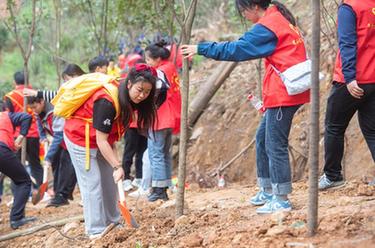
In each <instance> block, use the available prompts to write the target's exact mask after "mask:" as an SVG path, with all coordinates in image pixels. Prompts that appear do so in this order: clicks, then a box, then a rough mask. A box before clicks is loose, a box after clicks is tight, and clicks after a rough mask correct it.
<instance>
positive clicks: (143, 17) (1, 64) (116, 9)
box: [0, 0, 242, 94]
mask: <svg viewBox="0 0 375 248" xmlns="http://www.w3.org/2000/svg"><path fill="white" fill-rule="evenodd" d="M55 1H60V3H61V4H60V6H61V10H60V11H61V37H60V43H59V44H60V51H59V56H60V60H61V61H62V64H61V67H64V66H65V64H67V63H76V64H79V65H81V66H82V69H84V70H86V71H87V63H88V61H89V60H90V59H91V58H93V57H94V56H96V55H97V54H98V53H99V52H100V51H103V49H104V40H106V41H107V47H108V48H109V51H110V52H109V53H110V54H117V53H118V48H117V44H118V42H119V40H120V38H123V37H124V38H125V39H126V41H127V46H130V47H132V46H134V45H135V41H136V38H137V37H138V36H139V35H140V34H143V35H145V37H146V38H147V39H148V40H151V39H152V38H153V36H154V35H155V34H156V33H157V32H159V33H160V34H163V35H171V34H173V35H174V37H176V38H179V34H180V27H179V23H178V22H177V21H176V19H175V18H173V17H174V15H175V14H176V15H177V17H178V18H180V19H181V18H182V16H183V14H182V6H181V1H180V0H175V1H172V0H108V16H107V35H106V39H104V34H103V29H102V26H103V25H102V24H103V20H104V19H103V15H104V14H105V8H104V7H103V6H104V5H103V3H105V2H106V1H107V0H96V1H89V0H53V1H42V0H37V16H38V19H37V27H36V33H35V38H34V45H33V50H32V54H31V58H30V61H29V71H30V82H31V83H32V85H33V87H34V88H49V89H56V88H57V87H58V82H57V75H56V67H55V64H54V61H55V60H56V58H55V56H54V55H55V49H56V19H55V9H54V4H53V3H54V2H55ZM171 2H174V5H173V8H174V11H173V9H172V8H171V4H170V3H171ZM185 3H186V7H187V6H188V4H189V3H190V0H186V1H185ZM221 4H224V7H225V8H224V11H223V12H222V13H225V14H224V15H225V18H226V19H227V20H228V22H229V23H230V25H233V26H232V27H234V28H235V29H234V30H235V31H238V29H241V27H242V26H241V25H239V24H240V21H239V20H240V18H239V17H238V14H237V12H236V10H235V8H234V1H233V0H226V1H216V0H205V1H199V2H198V9H197V16H196V25H195V27H206V26H207V24H208V22H209V21H210V18H212V14H213V13H219V11H218V9H219V7H220V5H221ZM31 17H32V13H31V1H22V4H21V9H20V10H19V12H17V15H16V21H17V25H18V29H19V31H20V36H21V39H22V41H23V45H24V46H25V45H26V43H27V40H28V31H29V26H30V23H31ZM7 23H8V25H9V26H11V25H10V22H9V20H8V21H7ZM93 23H95V25H94V24H93ZM241 31H242V30H241ZM4 46H6V47H4ZM4 48H5V49H4ZM1 50H3V51H2V54H1V53H0V56H2V57H1V58H0V75H1V78H0V94H2V92H6V91H8V90H9V88H11V87H12V86H11V85H12V81H13V80H12V76H13V73H14V72H15V71H17V70H22V67H23V60H22V56H21V54H20V52H19V49H18V47H17V45H16V43H15V40H14V38H13V37H12V36H11V35H10V33H9V31H7V30H6V29H5V28H4V26H3V25H1V24H0V51H1ZM201 61H202V57H196V58H194V65H199V64H200V63H201ZM61 70H62V68H60V71H61Z"/></svg>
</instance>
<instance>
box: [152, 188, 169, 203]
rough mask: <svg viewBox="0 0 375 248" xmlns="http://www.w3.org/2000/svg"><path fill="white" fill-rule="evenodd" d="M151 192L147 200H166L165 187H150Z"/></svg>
mask: <svg viewBox="0 0 375 248" xmlns="http://www.w3.org/2000/svg"><path fill="white" fill-rule="evenodd" d="M152 189H153V190H152V193H151V195H150V196H149V197H148V201H149V202H154V201H157V200H163V201H168V200H169V198H168V195H167V188H157V187H156V188H152Z"/></svg>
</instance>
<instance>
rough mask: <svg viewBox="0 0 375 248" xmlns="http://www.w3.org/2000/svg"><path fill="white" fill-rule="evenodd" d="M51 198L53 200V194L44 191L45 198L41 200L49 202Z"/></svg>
mask: <svg viewBox="0 0 375 248" xmlns="http://www.w3.org/2000/svg"><path fill="white" fill-rule="evenodd" d="M49 200H51V196H50V195H49V194H48V193H47V192H46V193H44V195H43V199H42V200H41V202H48V201H49Z"/></svg>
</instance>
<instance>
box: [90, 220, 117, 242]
mask: <svg viewBox="0 0 375 248" xmlns="http://www.w3.org/2000/svg"><path fill="white" fill-rule="evenodd" d="M115 226H116V224H115V223H111V224H109V225H108V226H107V227H106V228H105V229H104V231H103V232H101V233H98V234H91V235H89V239H91V240H95V239H100V238H103V237H104V236H105V235H106V234H107V233H109V232H110V231H111V230H112V229H113V228H114V227H115Z"/></svg>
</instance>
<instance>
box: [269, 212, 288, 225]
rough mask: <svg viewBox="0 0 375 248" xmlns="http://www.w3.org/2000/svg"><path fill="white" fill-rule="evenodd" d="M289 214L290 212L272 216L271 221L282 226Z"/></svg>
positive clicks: (277, 213)
mask: <svg viewBox="0 0 375 248" xmlns="http://www.w3.org/2000/svg"><path fill="white" fill-rule="evenodd" d="M288 214H289V212H284V211H278V212H276V213H273V214H272V215H271V220H272V221H273V222H274V223H276V224H277V225H282V224H283V222H284V220H285V219H286V217H287V216H288Z"/></svg>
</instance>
